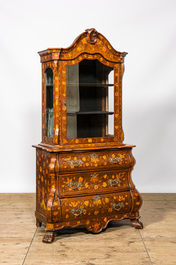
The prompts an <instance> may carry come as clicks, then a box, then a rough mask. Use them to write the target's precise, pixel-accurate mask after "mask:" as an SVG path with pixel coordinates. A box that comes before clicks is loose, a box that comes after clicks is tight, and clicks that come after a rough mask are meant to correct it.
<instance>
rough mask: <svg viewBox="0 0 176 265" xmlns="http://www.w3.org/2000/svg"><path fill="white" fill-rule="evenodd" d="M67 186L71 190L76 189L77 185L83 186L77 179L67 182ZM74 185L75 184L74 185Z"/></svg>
mask: <svg viewBox="0 0 176 265" xmlns="http://www.w3.org/2000/svg"><path fill="white" fill-rule="evenodd" d="M67 186H68V187H69V188H71V189H72V190H76V189H78V188H79V187H83V185H82V183H81V182H79V181H77V182H69V183H68V184H67ZM74 186H76V187H74Z"/></svg>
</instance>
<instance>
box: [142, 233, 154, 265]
mask: <svg viewBox="0 0 176 265" xmlns="http://www.w3.org/2000/svg"><path fill="white" fill-rule="evenodd" d="M139 234H140V236H141V233H140V231H139ZM141 240H142V243H143V245H144V248H145V251H146V252H147V255H148V258H149V260H150V263H151V265H153V263H152V261H151V258H150V255H149V253H148V250H147V248H146V245H145V243H144V240H143V238H142V236H141Z"/></svg>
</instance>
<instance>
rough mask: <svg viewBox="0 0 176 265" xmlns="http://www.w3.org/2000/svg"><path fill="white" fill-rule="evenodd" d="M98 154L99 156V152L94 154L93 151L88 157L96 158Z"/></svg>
mask: <svg viewBox="0 0 176 265" xmlns="http://www.w3.org/2000/svg"><path fill="white" fill-rule="evenodd" d="M98 156H99V154H95V153H93V154H91V155H90V157H92V158H96V157H98Z"/></svg>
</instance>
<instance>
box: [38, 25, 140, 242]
mask: <svg viewBox="0 0 176 265" xmlns="http://www.w3.org/2000/svg"><path fill="white" fill-rule="evenodd" d="M39 54H40V56H41V62H42V142H41V143H40V144H39V145H37V146H35V148H36V171H37V182H36V183H37V189H36V213H35V214H36V224H37V226H38V227H39V226H41V224H42V222H43V223H45V224H46V234H45V236H44V238H43V242H46V243H51V242H52V241H53V240H54V237H55V232H56V231H57V230H60V229H62V228H64V227H76V226H79V225H84V226H85V227H86V228H87V229H88V230H89V231H92V232H94V233H99V232H100V231H102V229H105V228H106V227H107V225H108V223H109V222H110V221H111V220H123V219H130V220H131V222H132V224H133V225H134V226H135V228H142V227H143V225H142V223H141V222H140V221H139V209H140V207H141V205H142V199H141V196H140V194H139V192H138V191H137V190H136V188H135V185H134V184H133V182H132V180H131V171H132V170H133V167H134V164H135V160H134V158H133V156H132V148H133V147H134V146H133V145H125V144H123V138H124V136H123V130H122V76H123V73H124V57H125V56H126V54H127V53H125V52H117V51H116V50H115V49H114V48H113V47H112V45H111V44H110V43H109V42H108V40H107V39H106V38H105V37H104V36H103V35H101V34H100V33H98V32H97V31H96V30H95V29H90V30H86V32H84V33H82V34H81V35H80V36H79V37H78V38H77V39H76V40H75V41H74V43H73V44H72V45H71V46H70V47H69V48H67V49H60V48H55V49H47V50H45V51H42V52H39ZM83 60H98V61H99V63H98V64H97V65H101V64H100V63H102V65H104V66H103V67H104V68H103V69H114V112H113V114H114V133H113V135H110V134H109V135H105V134H106V131H107V128H106V126H104V125H102V127H101V128H99V131H98V132H95V134H98V135H99V134H100V135H101V133H102V136H101V137H88V138H76V137H72V139H68V138H69V137H68V138H67V130H68V126H67V122H68V121H67V119H68V113H67V71H68V68H67V67H68V66H70V65H76V64H78V63H80V62H82V61H83ZM108 67H110V68H108ZM48 68H50V69H51V70H52V71H53V104H50V105H53V111H54V115H53V117H54V119H53V138H50V137H47V136H46V135H47V133H46V130H47V129H46V111H45V110H46V104H47V103H46V102H47V100H46V77H45V73H46V70H47V69H48ZM104 71H105V70H104ZM102 80H103V81H102V83H103V82H104V79H102ZM92 86H93V85H92V84H91V87H92ZM99 86H101V87H103V84H101V85H99ZM104 86H108V84H107V85H106V84H105V85H104ZM96 87H97V85H96V86H95V89H96ZM107 93H108V92H107ZM107 93H104V92H102V93H101V95H102V103H101V105H102V113H105V112H106V111H105V105H106V101H107V99H106V97H107ZM99 113H101V111H100V112H99ZM109 113H110V114H112V113H111V112H109ZM69 115H70V114H69ZM81 115H82V113H81ZM86 115H87V114H86ZM98 115H99V114H98ZM102 115H104V114H102ZM102 122H104V123H106V122H107V118H105V117H104V118H102ZM74 134H75V133H74ZM72 135H73V134H72Z"/></svg>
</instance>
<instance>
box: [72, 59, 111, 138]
mask: <svg viewBox="0 0 176 265" xmlns="http://www.w3.org/2000/svg"><path fill="white" fill-rule="evenodd" d="M113 136H114V69H113V68H112V67H109V66H106V65H104V64H102V63H100V62H99V61H98V60H82V61H81V62H80V63H78V64H76V65H71V66H67V139H76V138H93V137H113Z"/></svg>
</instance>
